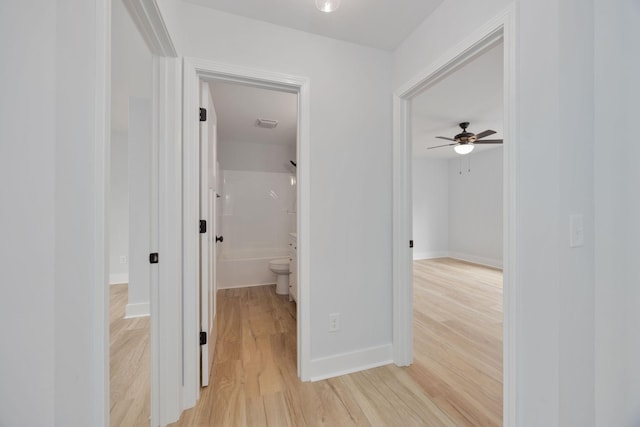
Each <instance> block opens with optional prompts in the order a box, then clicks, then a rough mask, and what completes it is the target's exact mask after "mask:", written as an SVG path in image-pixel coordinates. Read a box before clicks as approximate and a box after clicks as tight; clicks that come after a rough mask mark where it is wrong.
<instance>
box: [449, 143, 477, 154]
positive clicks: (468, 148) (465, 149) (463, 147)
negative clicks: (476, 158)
mask: <svg viewBox="0 0 640 427" xmlns="http://www.w3.org/2000/svg"><path fill="white" fill-rule="evenodd" d="M473 148H474V147H473V144H460V145H456V146H455V147H453V151H455V152H456V153H458V154H463V155H464V154H469V153H470V152H472V151H473Z"/></svg>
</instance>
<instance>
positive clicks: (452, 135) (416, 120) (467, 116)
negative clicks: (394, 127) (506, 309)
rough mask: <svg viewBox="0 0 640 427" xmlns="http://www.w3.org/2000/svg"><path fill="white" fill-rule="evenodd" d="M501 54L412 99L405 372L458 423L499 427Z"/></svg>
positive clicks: (498, 50)
mask: <svg viewBox="0 0 640 427" xmlns="http://www.w3.org/2000/svg"><path fill="white" fill-rule="evenodd" d="M503 50H504V46H503V44H502V43H498V44H497V45H495V46H494V47H491V48H490V49H488V50H487V51H486V52H484V53H483V54H482V55H480V56H478V57H476V58H474V59H473V60H472V61H470V62H468V63H467V64H465V65H463V66H461V67H460V68H458V69H457V70H456V71H455V72H452V73H450V74H448V75H447V76H446V77H444V78H442V79H441V80H440V81H438V82H437V83H436V84H434V85H433V86H430V87H429V88H427V89H425V90H424V91H423V92H421V93H419V94H416V95H415V96H414V97H413V98H412V99H411V139H412V148H413V150H412V153H413V155H412V157H413V164H412V172H413V176H412V180H413V194H412V202H413V211H412V212H413V215H412V216H413V240H414V248H413V295H414V303H413V312H414V362H413V364H412V365H411V366H410V367H409V368H408V372H410V373H411V375H412V376H413V378H414V379H415V380H416V381H417V382H418V383H420V384H421V385H422V387H423V389H424V390H425V392H426V393H427V394H428V395H429V396H430V397H431V398H432V399H433V400H434V401H435V402H437V404H438V405H439V406H440V407H441V409H442V410H443V411H445V412H446V413H447V414H448V415H449V416H450V417H451V418H452V419H454V420H455V421H456V422H457V423H459V424H469V425H487V426H490V425H491V426H499V425H502V350H503V349H502V265H503V255H502V241H503V239H502V237H503V236H502V234H503V220H502V219H503V218H502V216H503V191H502V187H503V182H502V181H503V147H502V145H503V144H502V143H503V123H502V121H503V115H504V114H503V98H504V96H503V86H504V78H503V68H504V63H503V62H504V61H503ZM461 100H464V102H460V101H461ZM461 122H462V125H466V126H467V129H466V132H467V133H468V135H471V136H466V138H471V140H472V142H471V143H468V142H467V140H464V138H465V136H464V134H463V133H462V132H464V131H463V130H462V129H461V128H460V127H459V126H460V124H461ZM469 122H470V123H469ZM467 123H468V124H467ZM460 135H463V136H460ZM456 138H458V139H459V141H460V142H458V141H456ZM476 138H477V139H476ZM466 150H471V151H469V152H466ZM460 153H466V154H460ZM434 384H437V386H434Z"/></svg>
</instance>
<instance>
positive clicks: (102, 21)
mask: <svg viewBox="0 0 640 427" xmlns="http://www.w3.org/2000/svg"><path fill="white" fill-rule="evenodd" d="M94 1H95V3H94V4H95V7H96V13H95V47H96V70H95V71H96V91H95V129H96V133H95V138H94V147H95V157H94V170H95V175H94V183H93V187H94V194H95V206H96V209H95V211H96V217H95V218H94V230H95V239H96V244H95V248H94V249H95V254H96V256H95V272H96V274H95V286H94V308H95V310H94V313H95V316H94V319H93V325H92V328H93V331H94V334H93V335H94V348H95V352H94V353H93V354H94V356H93V357H92V365H93V367H94V372H95V373H96V374H95V379H96V381H95V384H94V394H95V396H96V399H95V400H94V401H95V406H94V408H93V413H94V422H95V425H96V426H104V427H107V426H109V425H110V410H109V408H110V393H109V388H110V384H109V383H110V375H109V363H110V351H109V350H110V348H109V287H108V286H107V284H108V283H109V282H108V276H109V262H108V253H109V251H108V243H109V239H108V224H109V215H108V212H107V208H108V203H107V199H108V194H109V193H108V191H109V171H108V165H109V158H110V111H111V96H110V93H111V53H112V52H111V3H112V0H94ZM124 4H125V6H126V7H127V9H128V11H129V13H130V15H131V17H132V19H133V21H134V23H135V25H136V27H137V28H138V30H139V31H140V33H141V34H142V36H143V38H144V39H145V41H146V43H147V45H148V47H149V49H150V51H151V53H152V54H153V77H152V84H153V88H152V114H153V117H152V162H153V165H152V176H151V181H152V182H151V187H152V191H153V192H155V193H156V195H155V196H152V197H153V199H152V200H153V204H154V205H156V204H157V206H155V207H152V209H156V212H157V215H155V217H153V218H151V221H152V223H151V227H152V230H151V233H152V238H151V239H152V241H151V242H150V243H151V251H154V252H155V251H157V252H159V253H160V260H161V262H160V263H159V264H158V268H157V269H154V268H152V269H151V281H152V286H151V289H150V311H151V319H150V320H151V321H150V324H151V325H150V329H151V331H150V335H151V337H150V338H151V344H150V348H151V351H150V353H151V361H150V362H151V385H150V388H151V389H150V392H151V393H150V394H151V414H150V415H151V425H152V426H159V425H166V424H168V423H171V422H173V421H177V420H178V418H179V417H180V413H181V409H182V405H181V395H180V392H181V384H182V358H181V355H182V347H181V345H182V335H181V332H182V328H181V323H180V322H181V319H182V317H181V316H182V311H181V289H180V286H179V283H180V281H179V280H180V276H181V275H180V274H179V273H180V272H181V268H182V266H181V256H182V253H181V241H182V240H181V233H180V230H179V228H178V227H177V226H176V225H177V224H180V223H181V221H182V217H181V215H180V211H179V209H176V206H179V205H180V203H181V198H182V195H181V188H180V187H179V186H177V185H176V183H179V182H180V179H181V165H180V164H178V163H176V161H175V159H176V158H179V157H178V156H179V153H180V152H181V150H182V141H181V139H180V132H179V130H180V123H181V122H180V115H179V111H180V108H181V106H180V105H178V104H176V103H174V102H172V101H173V100H174V99H179V97H180V94H181V84H182V75H181V71H182V68H181V67H180V62H179V60H178V58H177V56H178V55H177V52H176V50H175V48H174V46H173V42H172V40H171V37H170V35H169V32H168V30H167V28H166V26H165V24H164V20H163V18H162V15H161V13H160V10H159V8H158V5H157V3H156V0H124ZM152 216H153V215H152ZM160 313H162V315H160Z"/></svg>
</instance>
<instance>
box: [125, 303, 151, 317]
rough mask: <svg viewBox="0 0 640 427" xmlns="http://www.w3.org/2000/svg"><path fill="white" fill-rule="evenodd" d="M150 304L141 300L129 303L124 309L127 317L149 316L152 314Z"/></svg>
mask: <svg viewBox="0 0 640 427" xmlns="http://www.w3.org/2000/svg"><path fill="white" fill-rule="evenodd" d="M149 309H150V304H149V303H148V302H141V303H138V304H127V306H126V307H125V309H124V318H125V319H134V318H136V317H148V316H150V315H151V312H150V311H149Z"/></svg>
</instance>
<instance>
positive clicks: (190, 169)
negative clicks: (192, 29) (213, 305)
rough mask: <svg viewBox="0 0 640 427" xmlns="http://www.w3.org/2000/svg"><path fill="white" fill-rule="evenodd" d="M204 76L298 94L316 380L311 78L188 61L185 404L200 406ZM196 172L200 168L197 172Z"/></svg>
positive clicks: (301, 217)
mask: <svg viewBox="0 0 640 427" xmlns="http://www.w3.org/2000/svg"><path fill="white" fill-rule="evenodd" d="M201 78H207V79H217V80H223V81H231V82H238V83H245V84H251V85H253V86H259V87H265V88H270V89H276V90H280V91H287V92H291V93H297V94H298V138H297V141H298V143H297V159H296V160H297V164H298V188H297V190H298V207H299V209H298V211H297V223H298V265H297V271H298V280H299V289H298V304H297V311H298V312H297V320H298V328H297V331H298V351H297V356H298V375H299V377H300V378H301V379H302V380H303V381H308V380H310V372H309V368H308V367H309V364H310V359H311V346H310V303H309V286H310V285H309V281H310V275H309V267H308V266H309V262H310V253H309V247H310V245H309V240H308V238H309V237H308V236H309V210H310V197H309V190H310V187H309V176H310V171H309V117H310V105H309V80H308V79H307V78H304V77H296V76H290V75H285V74H280V73H273V72H268V71H262V70H256V69H251V68H245V67H240V66H232V65H228V64H220V63H217V62H214V61H208V60H203V59H197V58H184V60H183V89H184V92H183V102H182V104H183V123H184V124H185V125H184V126H183V144H184V145H183V147H184V150H183V170H184V171H185V173H184V174H183V202H184V204H183V218H184V221H183V222H184V228H183V232H184V235H183V237H184V238H183V242H184V248H183V260H184V270H183V284H184V292H183V295H184V329H183V330H184V336H183V340H184V344H183V346H184V387H183V404H184V407H185V408H188V407H192V406H194V405H195V404H196V401H197V399H198V397H199V383H200V378H199V377H200V375H199V374H200V372H199V351H198V348H199V345H198V341H197V339H198V332H199V327H200V322H199V316H198V314H199V295H200V292H199V290H198V289H197V286H196V284H197V283H198V274H199V271H200V268H199V265H198V261H199V256H198V253H197V252H198V236H197V228H196V227H197V221H198V216H199V210H197V209H196V207H197V204H196V203H197V200H198V197H199V194H198V185H199V177H198V174H197V171H198V170H199V160H198V151H199V150H197V149H194V146H195V147H197V140H198V135H199V129H198V126H199V125H198V121H197V119H198V114H199V111H198V108H199V104H200V90H199V81H200V79H201ZM194 171H196V172H195V173H194Z"/></svg>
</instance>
